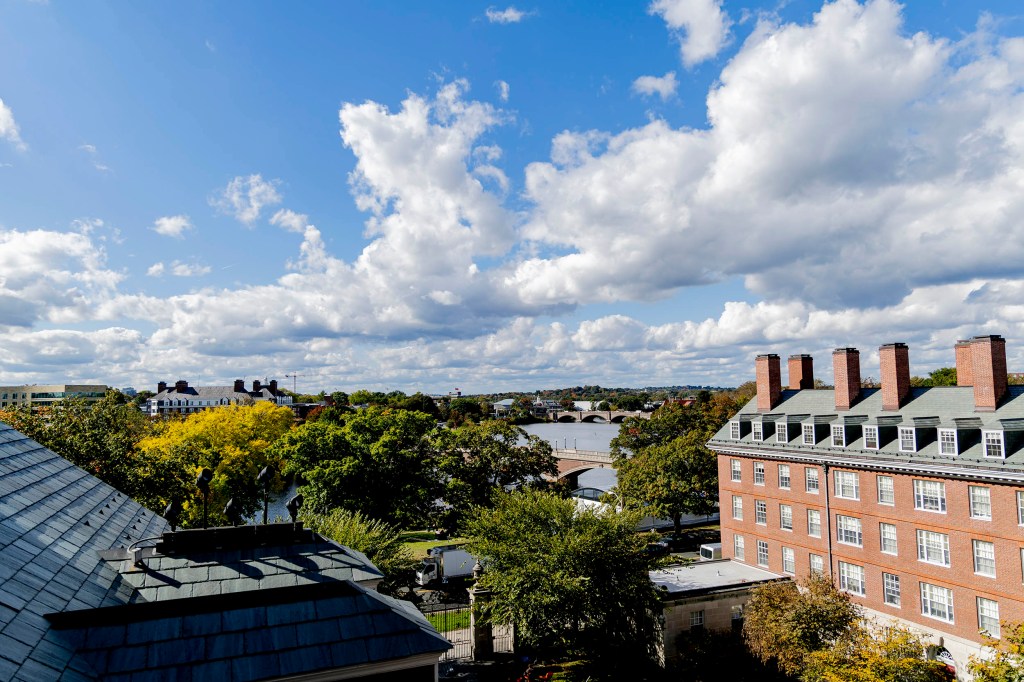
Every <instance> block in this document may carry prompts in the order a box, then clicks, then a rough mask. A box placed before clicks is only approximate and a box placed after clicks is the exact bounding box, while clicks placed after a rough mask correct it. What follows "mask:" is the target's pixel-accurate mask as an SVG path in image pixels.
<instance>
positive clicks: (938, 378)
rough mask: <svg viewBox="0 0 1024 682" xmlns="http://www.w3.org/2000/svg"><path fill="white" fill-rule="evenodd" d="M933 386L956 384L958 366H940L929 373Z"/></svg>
mask: <svg viewBox="0 0 1024 682" xmlns="http://www.w3.org/2000/svg"><path fill="white" fill-rule="evenodd" d="M928 378H929V379H931V381H932V386H956V367H940V368H939V369H937V370H935V371H934V372H929V373H928Z"/></svg>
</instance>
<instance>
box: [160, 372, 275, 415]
mask: <svg viewBox="0 0 1024 682" xmlns="http://www.w3.org/2000/svg"><path fill="white" fill-rule="evenodd" d="M261 400H268V401H271V402H273V403H274V404H275V405H291V404H292V398H291V396H289V395H286V394H285V393H284V392H282V391H279V390H278V388H277V379H274V380H272V381H270V382H268V383H267V384H263V383H261V382H260V381H259V380H258V379H257V380H255V381H253V382H252V390H251V391H247V390H246V389H245V381H244V380H243V379H235V383H234V385H232V386H189V385H188V382H187V381H183V380H180V379H179V380H178V381H176V382H175V383H174V384H173V385H168V384H167V382H164V381H161V382H160V383H159V384H157V387H156V395H154V396H153V397H152V398H150V399H149V400H147V401H146V407H145V412H146V413H147V414H148V415H149V416H151V417H163V416H167V415H171V414H192V413H194V412H200V411H202V410H208V409H210V408H211V407H223V406H225V405H245V404H248V403H250V402H258V401H261Z"/></svg>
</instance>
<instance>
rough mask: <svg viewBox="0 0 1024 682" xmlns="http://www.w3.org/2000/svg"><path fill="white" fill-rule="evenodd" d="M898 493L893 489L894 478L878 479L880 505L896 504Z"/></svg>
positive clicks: (884, 477) (881, 477)
mask: <svg viewBox="0 0 1024 682" xmlns="http://www.w3.org/2000/svg"><path fill="white" fill-rule="evenodd" d="M895 503H896V492H895V488H893V483H892V476H879V477H878V504H895Z"/></svg>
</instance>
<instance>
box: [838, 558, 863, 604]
mask: <svg viewBox="0 0 1024 682" xmlns="http://www.w3.org/2000/svg"><path fill="white" fill-rule="evenodd" d="M839 589H841V590H846V591H847V592H849V593H850V594H858V595H860V596H862V597H863V596H864V567H863V566H858V565H856V564H848V563H846V562H845V561H840V562H839Z"/></svg>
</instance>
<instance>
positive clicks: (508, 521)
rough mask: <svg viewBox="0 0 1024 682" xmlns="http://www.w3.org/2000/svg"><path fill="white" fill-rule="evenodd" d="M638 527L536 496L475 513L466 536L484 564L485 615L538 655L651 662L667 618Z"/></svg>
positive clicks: (503, 500)
mask: <svg viewBox="0 0 1024 682" xmlns="http://www.w3.org/2000/svg"><path fill="white" fill-rule="evenodd" d="M636 521H637V518H636V516H635V515H633V514H629V513H624V514H622V513H617V512H615V511H612V510H608V509H606V510H603V511H594V510H585V509H584V510H580V509H577V506H576V504H575V503H574V502H573V501H572V500H567V499H562V498H560V497H558V496H557V495H555V494H553V493H545V492H540V491H533V490H527V491H516V492H512V493H509V494H505V495H502V496H500V497H499V498H498V499H497V501H496V505H495V507H494V508H493V509H486V508H478V509H477V510H476V511H475V513H474V514H473V516H472V517H471V519H470V521H469V523H468V527H467V533H468V536H469V537H470V541H469V544H468V549H469V551H470V552H471V553H473V554H474V555H475V556H481V557H486V570H485V572H484V575H483V577H482V578H481V581H480V585H481V587H484V588H486V589H489V590H490V591H491V599H490V601H489V602H488V603H487V608H486V610H485V611H484V617H485V618H487V619H489V620H490V621H491V622H493V623H500V624H514V625H515V628H516V635H517V637H518V638H519V641H520V642H522V644H523V645H524V646H525V647H527V648H528V649H531V650H533V651H535V652H537V653H539V654H541V655H545V656H565V655H567V654H568V655H570V656H582V657H585V658H588V659H592V660H601V661H606V662H608V664H609V665H616V664H624V665H627V666H628V665H636V664H637V662H640V661H645V660H648V659H649V657H650V655H651V653H652V651H653V646H654V643H655V629H656V627H657V623H656V620H655V614H656V613H658V612H659V610H660V601H659V597H658V595H657V593H656V591H655V588H654V586H653V583H652V582H651V580H650V577H649V571H650V570H651V569H652V568H654V566H655V564H656V562H657V559H655V558H654V557H652V556H651V555H650V554H649V553H648V552H647V551H646V544H647V538H646V536H644V535H640V534H637V533H636V532H634V530H633V528H634V527H635V524H636Z"/></svg>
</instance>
